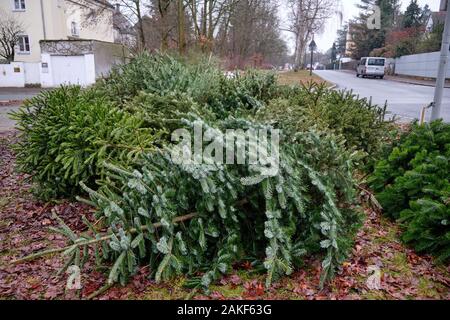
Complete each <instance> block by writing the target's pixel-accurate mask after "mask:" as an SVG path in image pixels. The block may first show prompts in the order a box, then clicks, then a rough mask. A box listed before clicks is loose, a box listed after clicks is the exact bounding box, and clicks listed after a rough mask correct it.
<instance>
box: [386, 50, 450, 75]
mask: <svg viewBox="0 0 450 320" xmlns="http://www.w3.org/2000/svg"><path fill="white" fill-rule="evenodd" d="M439 57H440V52H430V53H421V54H413V55H409V56H403V57H400V58H397V59H395V73H396V74H398V75H404V76H412V77H423V78H436V76H437V73H438V66H439ZM447 76H450V64H449V65H447Z"/></svg>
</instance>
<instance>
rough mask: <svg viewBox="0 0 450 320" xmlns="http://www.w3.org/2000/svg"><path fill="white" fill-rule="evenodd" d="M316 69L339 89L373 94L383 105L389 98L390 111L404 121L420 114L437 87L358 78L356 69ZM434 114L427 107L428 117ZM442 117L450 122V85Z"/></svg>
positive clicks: (374, 100)
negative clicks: (352, 70) (354, 71)
mask: <svg viewBox="0 0 450 320" xmlns="http://www.w3.org/2000/svg"><path fill="white" fill-rule="evenodd" d="M315 73H316V74H317V75H318V76H320V77H322V78H323V79H325V80H327V81H329V82H332V83H335V84H336V85H337V88H338V89H347V90H353V92H354V93H355V94H357V95H359V96H361V97H366V98H370V97H371V98H372V102H373V103H375V104H378V105H384V103H385V102H386V101H387V103H388V112H390V113H391V114H393V115H396V116H397V117H399V118H400V120H402V121H411V120H413V119H418V118H419V117H420V112H421V110H422V107H424V106H426V105H428V104H429V103H430V102H432V101H433V97H434V87H427V86H420V85H414V84H407V83H400V82H396V81H391V80H380V79H370V78H367V79H363V78H357V77H356V73H355V74H353V73H350V72H345V71H333V70H318V71H315ZM430 115H431V110H428V111H427V115H426V119H427V120H428V119H429V117H430ZM441 116H442V118H443V119H444V120H445V121H446V122H450V89H444V97H443V104H442V114H441Z"/></svg>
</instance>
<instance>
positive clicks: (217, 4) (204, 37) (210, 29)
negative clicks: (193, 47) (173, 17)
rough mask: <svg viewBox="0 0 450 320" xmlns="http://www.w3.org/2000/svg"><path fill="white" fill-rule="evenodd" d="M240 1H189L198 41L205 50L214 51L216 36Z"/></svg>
mask: <svg viewBox="0 0 450 320" xmlns="http://www.w3.org/2000/svg"><path fill="white" fill-rule="evenodd" d="M239 1H240V0H188V1H187V4H188V7H189V9H190V13H191V16H192V21H193V25H194V30H195V35H196V38H197V41H198V42H199V43H200V45H201V47H202V48H203V49H204V50H207V51H212V49H213V44H214V36H215V34H216V31H217V28H218V27H219V24H220V22H221V21H223V19H224V18H225V16H227V13H230V12H232V11H233V10H234V8H235V6H236V4H237V3H238V2H239Z"/></svg>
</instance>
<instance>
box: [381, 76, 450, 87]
mask: <svg viewBox="0 0 450 320" xmlns="http://www.w3.org/2000/svg"><path fill="white" fill-rule="evenodd" d="M386 80H390V81H394V82H398V83H406V84H414V85H416V86H422V87H433V88H434V87H435V84H428V83H420V82H412V81H402V80H398V79H395V78H394V79H393V78H391V77H389V78H386ZM444 88H445V89H450V84H446V85H445V86H444Z"/></svg>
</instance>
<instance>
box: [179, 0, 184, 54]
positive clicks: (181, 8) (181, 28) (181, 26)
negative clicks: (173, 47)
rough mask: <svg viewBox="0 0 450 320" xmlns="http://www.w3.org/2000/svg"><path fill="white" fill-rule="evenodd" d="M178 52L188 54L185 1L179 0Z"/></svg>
mask: <svg viewBox="0 0 450 320" xmlns="http://www.w3.org/2000/svg"><path fill="white" fill-rule="evenodd" d="M177 6H178V50H179V52H180V54H181V55H183V54H185V53H186V34H185V32H186V21H185V16H184V4H183V0H178V2H177Z"/></svg>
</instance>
